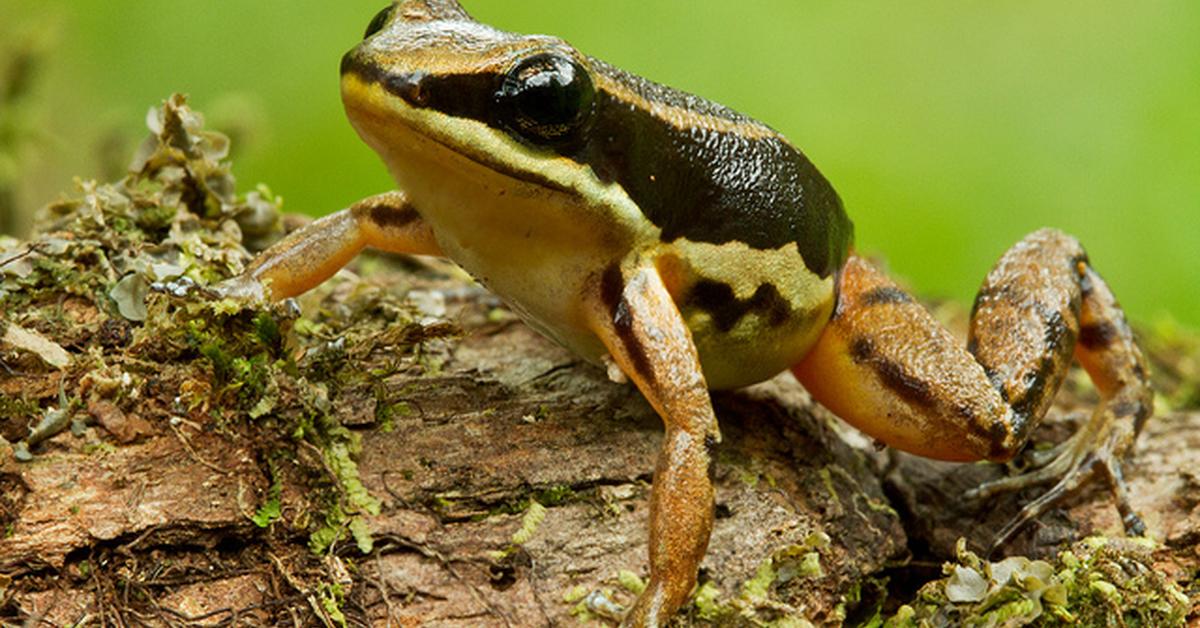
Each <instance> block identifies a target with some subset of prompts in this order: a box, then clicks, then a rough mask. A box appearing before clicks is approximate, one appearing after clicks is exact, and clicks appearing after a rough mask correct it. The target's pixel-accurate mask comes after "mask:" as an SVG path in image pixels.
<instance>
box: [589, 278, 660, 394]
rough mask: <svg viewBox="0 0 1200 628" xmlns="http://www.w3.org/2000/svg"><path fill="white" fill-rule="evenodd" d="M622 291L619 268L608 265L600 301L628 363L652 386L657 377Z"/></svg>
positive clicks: (623, 287) (601, 281) (622, 281)
mask: <svg viewBox="0 0 1200 628" xmlns="http://www.w3.org/2000/svg"><path fill="white" fill-rule="evenodd" d="M624 291H625V280H624V278H623V277H622V275H621V267H620V266H619V265H618V264H616V263H614V264H610V265H609V266H608V268H606V269H605V270H604V274H603V275H602V276H601V278H600V299H601V300H602V301H603V302H604V304H605V305H606V306H607V307H608V309H609V312H611V316H612V324H613V331H615V332H616V334H617V338H618V339H619V340H620V341H621V344H622V345H623V346H624V348H625V352H626V353H627V354H628V355H629V361H630V362H631V363H632V364H633V368H634V369H635V370H637V372H638V374H640V375H641V376H642V378H643V379H645V380H646V383H647V384H649V385H651V386H653V385H655V384H656V381H657V376H656V374H655V372H654V367H653V365H652V364H651V363H650V357H649V355H648V354H647V353H646V347H645V346H644V345H642V341H641V339H640V338H638V335H637V331H636V330H635V329H634V323H635V321H634V316H635V314H634V312H633V310H632V309H630V307H629V302H628V301H627V300H626V299H625V296H624Z"/></svg>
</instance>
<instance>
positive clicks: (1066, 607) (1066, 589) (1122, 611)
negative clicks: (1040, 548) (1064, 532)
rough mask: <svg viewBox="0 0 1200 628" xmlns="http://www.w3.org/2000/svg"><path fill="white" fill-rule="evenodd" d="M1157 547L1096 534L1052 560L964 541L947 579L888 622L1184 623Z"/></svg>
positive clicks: (1182, 599)
mask: <svg viewBox="0 0 1200 628" xmlns="http://www.w3.org/2000/svg"><path fill="white" fill-rule="evenodd" d="M1153 550H1154V544H1153V542H1151V541H1147V540H1144V539H1107V538H1103V537H1092V538H1088V539H1085V540H1083V541H1080V542H1078V543H1076V544H1074V545H1073V546H1072V547H1071V549H1069V550H1064V551H1063V552H1060V553H1059V555H1058V557H1057V559H1056V560H1055V561H1053V562H1048V561H1042V560H1030V559H1028V558H1024V557H1019V556H1018V557H1010V558H1006V559H1004V560H1000V561H995V562H992V561H986V560H983V559H981V558H980V557H979V556H977V555H975V554H974V553H972V552H969V551H967V550H966V545H965V543H964V542H962V541H961V540H960V541H959V546H958V560H957V562H956V563H948V564H947V565H945V567H944V569H943V572H944V573H945V574H946V577H945V578H942V579H940V580H935V581H932V582H929V583H927V584H926V585H925V586H923V587H922V588H921V590H920V591H918V593H917V596H916V598H915V599H914V600H913V601H911V602H910V603H909V604H906V605H904V606H903V607H901V608H900V609H899V610H898V611H897V612H896V613H895V614H894V615H892V616H891V617H890V618H888V619H887V621H886V622H885V623H884V625H885V626H889V627H902V626H922V627H923V626H939V625H947V624H953V625H961V626H972V627H993V626H1024V625H1039V626H1053V625H1060V624H1061V625H1065V624H1071V625H1079V626H1104V625H1121V626H1181V625H1183V621H1184V618H1185V616H1186V615H1187V612H1188V610H1189V608H1190V604H1189V602H1188V598H1187V596H1185V595H1184V594H1183V592H1182V591H1181V590H1180V589H1179V587H1178V586H1177V585H1175V584H1174V583H1173V582H1171V581H1170V580H1168V579H1167V578H1166V577H1164V576H1163V574H1162V573H1160V572H1158V571H1156V570H1155V569H1154V562H1153V556H1152V553H1153Z"/></svg>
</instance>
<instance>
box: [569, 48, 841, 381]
mask: <svg viewBox="0 0 1200 628" xmlns="http://www.w3.org/2000/svg"><path fill="white" fill-rule="evenodd" d="M592 67H593V71H594V72H595V74H596V83H597V87H598V89H597V101H596V113H595V115H594V118H593V121H592V126H591V128H590V130H589V131H588V133H587V135H586V138H587V139H586V141H585V142H583V143H582V144H581V145H580V146H577V147H573V148H572V149H571V152H570V155H569V156H570V157H571V158H572V159H574V160H576V161H578V162H580V163H583V164H587V165H589V166H590V167H591V169H592V171H593V172H595V174H596V176H597V177H599V178H600V179H601V180H603V181H606V182H614V183H618V184H619V185H620V186H621V187H622V188H623V189H624V190H625V192H626V194H628V195H629V197H630V198H631V199H632V200H633V202H634V204H636V205H637V206H638V207H639V208H640V209H641V211H642V213H643V214H644V216H645V217H646V219H647V220H649V221H650V222H651V223H653V224H654V225H655V226H656V227H657V228H658V230H659V237H658V242H656V243H654V244H653V247H654V248H655V249H656V250H657V252H658V253H659V254H661V255H662V256H663V258H664V259H665V260H666V261H665V262H664V263H662V264H660V267H662V268H663V269H664V270H665V271H666V272H665V273H664V274H665V275H666V276H667V278H668V282H669V283H670V284H671V287H672V292H673V294H674V296H675V298H676V302H677V303H678V305H679V307H680V309H681V311H682V312H683V314H684V316H685V318H686V320H687V321H688V325H689V327H690V328H691V330H692V334H693V336H694V338H695V340H696V345H697V347H698V349H699V351H700V355H701V360H702V362H703V364H704V370H705V375H706V376H707V378H708V380H709V382H710V384H711V385H713V387H717V388H723V387H729V386H739V385H744V384H747V383H752V382H754V381H759V380H761V379H763V378H766V377H769V376H771V375H773V374H774V373H776V372H778V371H780V370H783V369H785V368H787V367H788V366H790V365H791V364H793V363H795V362H796V361H797V360H799V358H801V357H803V355H804V353H805V352H806V351H807V350H808V348H809V347H810V346H811V344H812V342H813V341H814V340H815V337H816V334H817V333H818V332H819V330H820V328H821V326H822V325H823V324H824V322H825V320H827V318H828V316H829V314H830V312H831V310H832V307H833V301H834V296H835V295H834V280H833V275H834V274H835V273H836V271H837V270H838V269H839V268H840V267H841V265H842V264H843V263H844V262H845V260H846V256H847V252H848V250H849V247H850V244H851V240H852V237H853V226H852V225H851V222H850V220H849V219H848V218H847V216H846V213H845V211H844V210H843V208H842V203H841V199H840V198H839V197H838V195H837V193H836V192H835V191H834V190H833V187H832V186H831V185H830V184H829V182H828V181H827V180H826V179H825V178H824V177H823V176H822V175H821V173H820V172H819V171H818V170H817V168H816V167H815V166H814V165H813V164H812V162H810V161H809V160H808V159H807V158H806V157H805V156H804V155H803V154H802V153H801V152H800V151H799V150H797V149H796V148H795V147H794V146H792V144H791V143H789V142H788V141H787V140H786V139H785V138H783V137H782V136H781V135H779V134H778V133H776V132H775V131H773V130H772V129H770V128H769V127H767V126H765V125H763V124H761V123H759V122H757V121H755V120H753V119H751V118H749V117H747V116H744V115H742V114H740V113H738V112H736V111H733V110H731V109H729V108H727V107H724V106H722V105H719V104H716V103H713V102H711V101H708V100H705V99H703V98H700V97H698V96H694V95H692V94H688V93H685V92H681V91H678V90H674V89H671V88H668V87H665V86H662V85H659V84H656V83H653V82H650V81H647V80H645V79H642V78H641V77H638V76H635V75H632V74H629V73H627V72H624V71H622V70H619V69H617V68H614V67H612V66H609V65H607V64H605V63H604V62H602V61H597V60H592Z"/></svg>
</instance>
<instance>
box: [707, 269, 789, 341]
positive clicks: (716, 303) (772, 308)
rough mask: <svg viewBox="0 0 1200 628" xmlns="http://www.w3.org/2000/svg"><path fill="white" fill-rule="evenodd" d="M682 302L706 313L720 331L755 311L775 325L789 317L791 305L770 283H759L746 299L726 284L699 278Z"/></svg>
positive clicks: (734, 324) (726, 329)
mask: <svg viewBox="0 0 1200 628" xmlns="http://www.w3.org/2000/svg"><path fill="white" fill-rule="evenodd" d="M684 305H685V306H691V307H696V308H699V309H701V310H704V311H705V312H708V314H709V315H710V316H712V319H713V323H714V324H715V325H716V326H717V329H719V330H720V331H722V332H728V331H729V330H731V329H733V328H734V326H736V325H737V324H738V321H740V320H742V318H743V317H745V316H746V315H747V314H749V313H751V312H755V313H758V314H759V315H760V316H762V317H763V318H765V319H766V320H767V323H768V324H769V325H771V326H772V327H778V326H779V325H782V324H784V323H786V322H787V321H788V320H790V319H791V317H792V308H791V306H790V305H789V304H788V302H787V301H786V300H785V299H784V298H783V295H781V294H780V293H779V289H778V288H776V287H775V285H774V284H771V283H764V284H760V285H759V286H758V288H757V289H756V290H755V291H754V294H753V295H752V296H751V297H750V298H749V299H739V298H737V297H736V296H734V292H733V288H732V287H731V286H730V285H729V284H727V283H722V282H719V281H712V280H710V279H702V280H700V281H698V282H696V284H695V285H693V286H692V289H691V291H689V293H688V296H687V297H685V298H684Z"/></svg>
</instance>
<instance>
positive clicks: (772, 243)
mask: <svg viewBox="0 0 1200 628" xmlns="http://www.w3.org/2000/svg"><path fill="white" fill-rule="evenodd" d="M342 99H343V101H344V103H345V105H346V110H347V112H348V115H349V117H350V120H351V123H352V124H353V125H354V127H355V129H356V130H357V131H358V133H359V135H361V136H362V138H363V139H364V140H365V141H366V142H367V144H369V145H370V146H371V147H372V148H374V149H375V150H376V152H378V153H379V154H380V155H381V156H382V157H383V160H384V161H385V162H386V163H387V165H388V167H389V169H390V170H391V172H392V175H393V177H395V179H396V180H397V182H398V183H399V184H400V187H401V188H402V189H403V190H404V191H405V192H406V193H408V194H409V196H410V197H411V198H412V200H413V201H414V204H415V205H416V207H417V208H418V210H419V211H420V212H421V213H422V216H423V217H424V218H425V219H426V220H427V221H429V222H430V223H431V224H432V225H433V226H434V228H435V231H436V232H438V233H439V234H440V236H442V235H456V236H457V235H462V234H464V233H466V232H467V231H468V230H471V229H475V230H486V232H487V234H488V235H487V237H488V238H495V237H499V236H500V235H503V234H508V235H512V234H519V237H520V238H522V239H523V241H524V242H525V243H526V244H525V245H524V246H528V243H537V244H539V245H541V244H546V243H558V244H559V245H561V246H563V247H570V246H573V245H574V244H576V243H587V242H595V241H598V240H601V239H604V238H603V237H604V236H605V235H611V236H613V237H615V238H618V239H626V240H629V239H631V238H633V239H639V238H640V239H641V240H642V241H644V240H645V236H649V237H650V238H651V239H653V238H654V236H655V235H657V236H658V237H660V238H661V240H663V241H667V242H673V241H675V240H677V239H680V238H683V239H687V240H690V241H693V242H704V243H711V244H718V245H722V244H727V243H730V242H741V243H744V244H746V245H747V246H750V247H752V248H755V249H779V248H781V247H787V246H793V245H798V246H799V247H800V249H801V251H802V252H803V253H804V258H805V262H806V263H807V264H808V266H809V268H810V269H811V270H812V271H813V272H814V273H816V274H817V275H819V276H820V277H823V278H824V277H828V276H829V274H830V273H831V272H832V271H833V269H834V268H836V266H837V265H838V264H840V262H841V260H843V259H845V251H846V246H847V242H848V239H849V233H850V229H849V221H848V220H847V219H846V218H845V214H844V213H843V212H842V208H841V202H840V201H839V200H838V198H837V195H836V193H834V192H833V189H832V187H830V185H829V183H828V182H827V181H826V180H825V179H824V177H822V176H821V174H820V173H819V172H817V170H816V168H815V167H814V166H813V165H812V164H811V163H810V162H809V161H808V160H807V159H806V158H805V157H804V156H803V155H802V154H801V153H800V152H799V151H798V150H796V149H795V148H793V147H792V146H791V145H790V144H789V143H788V142H787V141H786V140H785V139H783V138H782V137H781V136H779V135H778V134H777V133H775V132H774V131H772V130H771V129H770V128H768V127H766V126H764V125H762V124H760V123H758V122H756V121H754V120H752V119H750V118H747V117H746V116H743V115H741V114H738V113H736V112H734V111H732V110H730V109H727V108H725V107H722V106H720V105H717V104H714V103H711V102H709V101H706V100H704V99H702V98H698V97H696V96H693V95H690V94H685V93H683V92H679V91H676V90H673V89H670V88H667V87H663V86H661V85H657V84H655V83H652V82H650V81H646V80H644V79H641V78H639V77H636V76H633V75H631V74H629V73H627V72H624V71H622V70H619V69H617V68H614V67H612V66H609V65H607V64H605V63H603V62H601V61H598V60H596V59H594V58H591V57H588V56H586V55H583V54H581V53H580V52H579V51H577V50H575V49H574V48H573V47H572V46H570V45H569V44H567V43H566V42H565V41H563V40H561V39H558V38H555V37H548V36H543V35H518V34H514V33H508V32H504V31H500V30H497V29H495V28H492V27H490V26H486V25H484V24H480V23H478V22H476V21H475V20H473V19H471V17H470V16H469V15H468V14H467V13H466V11H464V10H463V9H462V7H461V6H459V4H458V2H457V1H456V0H402V1H401V2H396V3H394V4H392V6H390V7H388V8H387V9H384V10H383V11H382V12H380V13H379V14H378V15H377V16H376V17H375V19H374V20H372V21H371V24H370V26H369V27H368V29H367V33H366V37H365V39H364V40H363V41H362V42H361V43H359V44H358V45H357V46H356V47H355V48H354V49H353V50H351V51H350V52H349V53H347V54H346V55H345V57H344V58H343V59H342ZM514 199H517V200H514ZM515 242H517V240H515V239H510V240H509V242H508V243H507V245H508V249H507V250H508V251H511V250H512V246H511V245H513V244H514V243H515ZM609 242H610V245H611V244H612V239H611V238H610V239H609ZM445 244H446V243H445V242H443V245H445Z"/></svg>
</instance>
